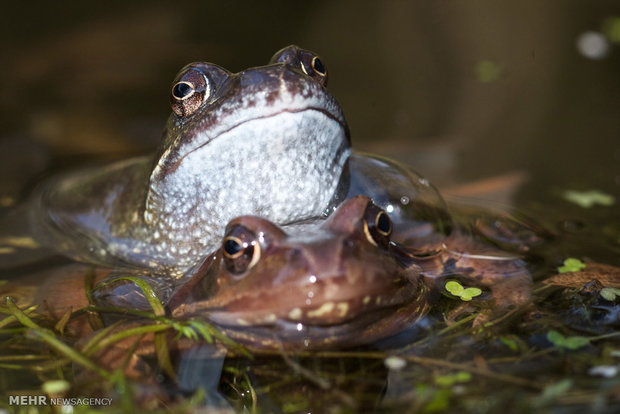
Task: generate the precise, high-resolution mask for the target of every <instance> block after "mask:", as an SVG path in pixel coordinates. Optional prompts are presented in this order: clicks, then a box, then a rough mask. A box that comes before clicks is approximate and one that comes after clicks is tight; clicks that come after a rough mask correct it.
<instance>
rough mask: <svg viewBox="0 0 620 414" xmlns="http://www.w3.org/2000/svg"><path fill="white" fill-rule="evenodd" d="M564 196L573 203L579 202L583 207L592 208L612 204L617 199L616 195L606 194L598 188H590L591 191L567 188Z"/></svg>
mask: <svg viewBox="0 0 620 414" xmlns="http://www.w3.org/2000/svg"><path fill="white" fill-rule="evenodd" d="M563 197H564V199H565V200H567V201H570V202H571V203H574V204H577V205H578V206H580V207H583V208H590V207H592V206H595V205H597V204H598V205H601V206H606V207H609V206H612V205H613V204H614V203H615V202H616V199H615V198H614V196H612V195H609V194H605V193H603V192H601V191H598V190H590V191H575V190H567V191H564V193H563Z"/></svg>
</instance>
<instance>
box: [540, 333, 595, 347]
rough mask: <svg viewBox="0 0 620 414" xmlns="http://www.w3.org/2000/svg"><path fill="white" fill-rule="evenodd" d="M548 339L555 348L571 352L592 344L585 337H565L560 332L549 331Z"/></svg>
mask: <svg viewBox="0 0 620 414" xmlns="http://www.w3.org/2000/svg"><path fill="white" fill-rule="evenodd" d="M547 339H548V340H549V341H550V342H551V343H553V344H554V345H555V346H558V347H561V348H567V349H571V350H575V349H579V348H582V347H584V346H586V345H588V344H589V343H590V339H589V338H586V337H585V336H568V337H566V336H564V335H562V334H561V333H559V332H558V331H553V330H552V331H549V332H548V333H547Z"/></svg>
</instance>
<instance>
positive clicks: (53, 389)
mask: <svg viewBox="0 0 620 414" xmlns="http://www.w3.org/2000/svg"><path fill="white" fill-rule="evenodd" d="M70 388H71V384H69V382H68V381H65V380H51V381H45V382H44V383H43V385H42V386H41V389H42V390H43V392H44V393H46V394H58V393H61V392H65V391H69V389H70Z"/></svg>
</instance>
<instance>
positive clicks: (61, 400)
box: [9, 395, 112, 407]
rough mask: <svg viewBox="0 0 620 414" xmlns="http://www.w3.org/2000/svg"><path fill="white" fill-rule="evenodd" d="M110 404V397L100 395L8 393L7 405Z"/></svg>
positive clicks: (92, 405)
mask: <svg viewBox="0 0 620 414" xmlns="http://www.w3.org/2000/svg"><path fill="white" fill-rule="evenodd" d="M110 404H112V398H100V397H81V398H80V397H69V398H67V397H57V398H51V397H48V396H47V395H9V405H24V406H27V405H56V406H63V405H74V406H75V405H87V406H91V407H94V406H104V405H110Z"/></svg>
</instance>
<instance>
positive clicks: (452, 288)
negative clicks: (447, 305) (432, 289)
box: [446, 280, 464, 296]
mask: <svg viewBox="0 0 620 414" xmlns="http://www.w3.org/2000/svg"><path fill="white" fill-rule="evenodd" d="M446 290H447V291H448V292H450V293H452V294H453V295H454V296H459V294H460V293H461V292H463V290H464V289H463V286H462V285H461V284H460V283H459V282H456V281H454V280H451V281H449V282H447V283H446Z"/></svg>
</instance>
